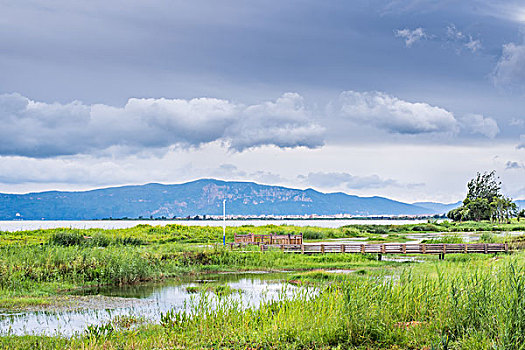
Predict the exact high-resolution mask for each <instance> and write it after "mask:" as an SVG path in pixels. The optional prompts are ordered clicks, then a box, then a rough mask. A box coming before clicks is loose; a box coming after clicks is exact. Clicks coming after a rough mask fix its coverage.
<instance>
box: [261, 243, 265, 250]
mask: <svg viewBox="0 0 525 350" xmlns="http://www.w3.org/2000/svg"><path fill="white" fill-rule="evenodd" d="M261 252H264V244H261Z"/></svg>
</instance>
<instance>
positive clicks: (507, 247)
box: [505, 243, 509, 253]
mask: <svg viewBox="0 0 525 350" xmlns="http://www.w3.org/2000/svg"><path fill="white" fill-rule="evenodd" d="M508 252H509V244H508V243H505V253H508Z"/></svg>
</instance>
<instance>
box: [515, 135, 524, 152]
mask: <svg viewBox="0 0 525 350" xmlns="http://www.w3.org/2000/svg"><path fill="white" fill-rule="evenodd" d="M516 148H517V149H525V135H520V143H518V146H517V147H516Z"/></svg>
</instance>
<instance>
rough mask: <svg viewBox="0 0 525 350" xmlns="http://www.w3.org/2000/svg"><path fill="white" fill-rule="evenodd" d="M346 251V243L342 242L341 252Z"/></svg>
mask: <svg viewBox="0 0 525 350" xmlns="http://www.w3.org/2000/svg"><path fill="white" fill-rule="evenodd" d="M344 252H345V245H344V244H341V253H344Z"/></svg>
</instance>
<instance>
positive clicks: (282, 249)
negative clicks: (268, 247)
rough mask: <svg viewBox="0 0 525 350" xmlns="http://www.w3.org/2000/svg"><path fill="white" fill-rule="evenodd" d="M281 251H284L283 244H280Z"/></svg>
mask: <svg viewBox="0 0 525 350" xmlns="http://www.w3.org/2000/svg"><path fill="white" fill-rule="evenodd" d="M281 251H282V252H284V244H281Z"/></svg>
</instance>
